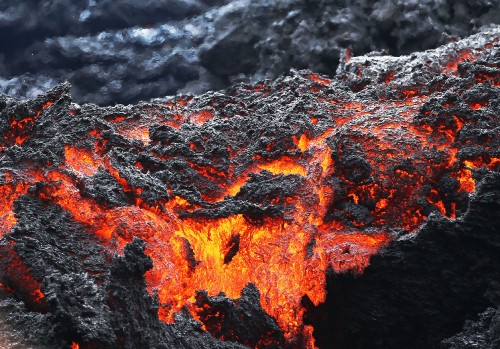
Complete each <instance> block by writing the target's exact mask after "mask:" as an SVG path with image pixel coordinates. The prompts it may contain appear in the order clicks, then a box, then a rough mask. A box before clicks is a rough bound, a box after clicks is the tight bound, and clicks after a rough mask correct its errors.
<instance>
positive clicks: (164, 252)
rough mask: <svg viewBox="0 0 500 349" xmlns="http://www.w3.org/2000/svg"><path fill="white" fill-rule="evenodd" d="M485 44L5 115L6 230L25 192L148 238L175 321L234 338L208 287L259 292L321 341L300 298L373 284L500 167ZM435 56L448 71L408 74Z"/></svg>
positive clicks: (120, 238) (495, 74)
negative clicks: (359, 276)
mask: <svg viewBox="0 0 500 349" xmlns="http://www.w3.org/2000/svg"><path fill="white" fill-rule="evenodd" d="M478 37H479V38H480V40H479V39H478V40H476V41H474V39H471V40H469V41H466V42H465V43H463V44H460V43H455V44H451V45H448V46H445V47H444V48H441V49H439V50H437V51H436V52H435V53H429V57H427V56H422V57H417V58H415V59H414V60H415V61H411V60H409V61H407V62H403V63H393V65H394V66H393V67H391V70H389V71H388V70H382V69H380V71H379V73H380V76H378V78H375V77H374V76H373V74H375V73H377V67H376V64H374V67H371V68H369V69H367V68H366V65H363V64H358V63H357V61H356V58H351V59H350V60H349V62H346V63H345V67H344V68H343V69H344V70H343V73H342V74H339V76H338V77H336V78H335V79H328V78H326V77H322V76H320V75H317V74H313V73H310V72H301V73H295V74H293V75H292V76H288V77H283V78H281V79H278V80H277V81H275V82H263V83H261V84H259V85H256V86H244V85H241V86H237V87H234V88H231V89H229V90H227V91H225V92H224V93H223V94H221V93H209V94H206V95H202V96H199V97H176V98H173V99H170V100H166V101H163V102H162V103H149V104H146V103H145V104H140V105H138V106H130V107H120V106H117V107H114V108H98V107H96V106H86V107H83V108H80V107H76V106H75V105H71V104H70V103H69V101H68V99H69V97H68V96H67V95H66V94H65V93H66V92H65V91H63V92H62V93H60V94H59V95H57V94H56V93H55V92H53V93H52V94H48V95H47V98H52V99H51V100H48V101H44V102H43V103H39V105H38V110H33V111H30V110H28V111H26V110H21V109H19V110H16V109H15V108H11V109H5V110H4V111H3V112H2V113H3V117H7V120H8V123H9V124H8V125H7V126H6V127H4V128H3V129H2V135H3V138H2V143H1V151H2V156H5V157H6V158H8V159H10V160H9V161H7V160H5V161H6V162H5V164H3V165H2V167H1V175H0V193H1V194H2V195H1V200H2V201H1V203H2V205H1V207H0V218H1V225H0V228H1V232H2V234H4V235H5V236H8V234H9V232H10V231H11V229H12V228H13V227H14V226H15V225H16V222H17V220H16V215H15V212H14V209H13V205H14V202H15V201H16V200H17V199H18V198H19V197H21V196H22V195H30V196H34V197H36V198H39V199H41V200H43V201H44V202H46V203H52V204H56V205H58V206H59V207H61V208H62V209H63V210H65V211H67V212H69V213H70V214H71V215H72V217H73V219H74V220H75V221H77V222H80V223H81V224H82V225H83V226H85V227H86V228H87V229H88V230H89V231H90V232H93V233H94V234H95V236H96V238H97V239H98V240H99V241H100V243H101V244H102V245H103V246H105V247H106V248H107V249H108V250H109V251H110V252H113V253H116V254H122V251H123V248H124V246H125V245H126V244H127V243H130V242H132V241H133V238H134V237H139V238H141V239H143V240H144V241H145V242H146V246H147V249H146V252H147V254H148V255H149V256H150V257H151V258H152V259H153V268H152V269H151V270H150V271H148V272H147V273H146V280H147V284H148V289H149V291H150V293H151V294H157V295H158V299H159V303H160V308H159V312H158V315H159V317H160V318H161V319H162V320H163V321H165V322H167V323H172V322H173V321H174V314H176V313H179V312H181V311H182V309H183V307H185V306H187V308H188V309H189V312H190V313H191V315H192V316H193V317H194V318H195V319H198V320H199V321H201V322H202V323H203V324H204V328H205V329H206V330H208V331H211V332H212V334H213V335H214V336H218V337H220V338H222V339H225V338H228V336H227V335H226V336H225V335H223V334H222V335H221V334H220V326H219V327H218V326H217V324H218V322H217V321H218V318H217V316H218V315H217V314H218V313H217V312H216V313H215V314H212V313H211V312H210V311H209V310H207V309H205V308H203V305H202V302H201V303H200V301H199V299H198V301H197V299H196V297H197V295H198V298H199V297H200V296H199V295H200V294H199V293H198V292H199V291H204V292H206V295H208V296H216V295H219V294H220V293H223V294H224V296H225V297H229V298H232V299H235V302H236V303H237V302H238V301H237V299H238V298H240V295H242V292H243V291H244V290H246V291H245V292H247V293H248V292H250V291H248V290H249V289H248V288H246V287H247V286H248V284H253V285H255V286H256V288H257V290H258V294H259V296H260V303H261V306H262V308H263V310H265V312H267V314H269V315H270V316H271V317H272V318H274V319H275V321H276V323H277V325H278V326H279V328H280V329H281V331H283V333H284V340H285V343H286V344H283V343H280V344H281V345H285V346H288V347H302V348H314V347H315V346H314V339H313V331H314V329H313V328H312V327H311V326H308V325H305V324H304V322H303V315H304V312H305V309H304V307H303V305H302V302H303V299H304V298H305V297H307V298H308V299H309V300H310V301H311V302H312V304H314V305H318V304H319V303H321V302H324V301H325V298H326V291H325V283H326V282H325V275H326V272H327V270H330V269H331V270H333V271H334V272H336V273H342V272H348V271H351V272H355V273H362V271H363V269H364V268H365V267H366V266H367V265H368V264H369V259H370V256H371V255H373V254H374V253H376V252H377V251H378V250H379V249H380V248H382V247H383V246H385V245H386V244H388V243H389V242H390V241H391V239H392V238H393V237H394V236H399V235H401V234H405V233H410V232H414V231H416V230H417V229H418V228H419V226H420V225H421V224H422V223H423V222H424V221H425V219H426V218H427V217H428V216H429V215H430V214H432V213H433V212H434V213H438V214H442V215H444V216H447V217H448V218H450V219H454V218H456V217H459V216H460V215H461V214H463V213H464V212H465V211H466V210H467V205H468V200H469V194H470V193H473V192H474V190H475V185H476V177H475V176H476V173H478V172H480V171H498V170H499V166H500V153H499V150H498V149H499V147H498V142H499V139H498V138H499V136H498V134H495V133H494V132H488V131H484V130H485V125H489V127H490V129H491V126H492V125H496V127H498V126H499V125H498V123H499V120H498V117H497V116H496V115H495V109H494V108H498V97H494V96H495V95H496V96H498V88H499V81H500V74H499V68H500V67H499V66H498V63H497V64H490V63H488V64H487V63H484V62H485V60H487V57H491V55H492V54H493V53H496V54H497V55H498V40H494V37H495V35H494V34H491V35H484V37H480V36H478ZM461 45H462V46H463V45H469V46H468V47H467V49H462V48H461V47H462V46H461ZM492 52H493V53H492ZM488 54H490V56H488ZM433 55H434V56H433ZM436 57H439V59H437V58H436ZM426 59H427V60H434V63H435V64H434V65H432V64H429V65H428V66H426V67H424V68H422V69H423V72H422V73H421V75H418V74H417V75H416V76H414V77H413V80H412V79H410V78H409V77H404V76H403V72H405V71H406V70H405V69H406V67H408V66H414V65H416V64H417V63H420V62H426ZM398 64H399V65H398ZM436 66H437V68H436ZM370 69H371V70H370ZM402 76H403V77H402ZM376 81H380V84H379V83H377V82H376ZM471 91H472V92H471ZM50 96H52V97H50ZM16 113H24V114H25V115H24V114H23V115H21V116H19V115H16ZM30 115H31V116H30ZM4 256H5V254H3V257H2V258H4ZM30 280H31V279H30ZM7 281H9V280H7ZM1 282H2V284H4V285H5V280H2V281H1ZM9 282H10V284H11V285H6V286H7V287H10V289H13V290H14V291H16V289H15V288H14V287H13V284H16V283H17V282H18V281H15V280H14V281H12V280H10V281H9ZM36 282H39V281H36V280H34V281H33V282H31V281H30V285H31V284H33V287H29V288H27V289H26V290H27V291H26V292H25V293H30V292H36V287H35V286H36V285H37V284H36ZM252 292H253V291H252ZM252 292H250V293H251V294H252V295H255V294H257V293H255V292H253V293H252ZM25 297H26V296H25ZM40 297H42V296H41V295H40ZM242 297H243V296H242ZM207 314H208V315H207ZM221 321H222V318H221ZM208 322H210V323H208ZM265 338H266V339H265V340H264V339H262V340H260V341H253V342H251V343H254V345H256V346H257V347H262V348H264V347H266V346H267V345H271V344H272V343H269V341H270V340H272V339H269V338H274V337H272V336H269V337H265ZM231 340H236V341H237V340H238V337H237V336H236V335H235V336H234V337H231ZM242 342H244V343H243V344H247V343H250V342H245V341H242ZM255 343H257V344H255ZM72 347H75V348H78V347H79V346H78V344H76V342H73V346H72Z"/></svg>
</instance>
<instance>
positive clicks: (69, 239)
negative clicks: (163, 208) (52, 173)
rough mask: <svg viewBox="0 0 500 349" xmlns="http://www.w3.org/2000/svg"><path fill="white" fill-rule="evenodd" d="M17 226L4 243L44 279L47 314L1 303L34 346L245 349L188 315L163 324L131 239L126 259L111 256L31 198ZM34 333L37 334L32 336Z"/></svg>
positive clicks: (147, 264) (61, 214) (144, 262)
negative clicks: (11, 243)
mask: <svg viewBox="0 0 500 349" xmlns="http://www.w3.org/2000/svg"><path fill="white" fill-rule="evenodd" d="M16 205H17V206H18V210H17V211H16V212H17V213H16V214H17V217H18V219H19V220H18V224H17V225H16V229H15V231H13V232H12V234H10V235H9V236H8V237H7V238H8V239H12V240H14V241H15V242H16V243H15V250H16V252H17V253H18V254H19V256H21V257H22V258H23V261H24V262H25V263H26V265H27V266H28V268H29V271H30V272H31V273H32V274H33V276H34V277H35V278H36V279H37V280H42V281H41V291H42V292H43V294H44V295H45V297H44V300H43V302H44V303H45V302H46V305H45V306H44V308H43V310H44V311H42V313H39V312H33V309H36V308H33V307H32V309H31V311H30V310H29V309H26V308H24V306H23V305H22V303H16V302H15V301H14V300H12V299H10V300H5V301H3V302H2V303H1V306H2V310H3V311H4V312H5V314H4V315H5V317H6V318H7V319H8V321H10V322H11V323H13V324H15V325H17V326H22V327H24V328H26V329H28V328H29V329H30V340H31V341H32V342H33V343H36V344H37V345H42V344H46V345H48V346H49V347H58V348H69V347H70V346H71V343H72V342H78V343H81V344H80V347H81V348H137V347H140V348H186V349H187V348H207V349H208V348H239V347H241V348H243V347H242V346H239V345H237V344H235V343H224V342H220V341H218V340H216V339H214V338H213V337H211V336H210V335H208V334H207V333H206V332H204V331H202V330H201V326H200V324H199V323H198V322H196V321H194V320H193V319H192V318H191V317H190V315H189V314H187V313H184V314H178V315H177V316H176V323H175V325H166V324H164V323H163V322H161V321H160V320H159V319H158V302H157V300H155V299H154V298H152V297H151V296H150V295H149V294H148V292H147V291H146V283H145V278H144V273H145V272H146V271H147V270H149V269H151V267H152V261H151V258H150V257H148V256H146V255H145V254H144V249H145V244H144V241H142V240H139V239H134V240H133V241H132V242H131V243H130V244H128V245H126V246H125V248H124V251H123V256H114V257H113V256H111V254H110V253H109V252H108V251H107V250H105V249H104V247H103V246H102V245H101V244H100V243H99V242H98V241H97V240H95V239H93V238H92V235H90V234H88V232H87V231H86V228H85V227H84V226H82V225H81V224H79V223H75V222H74V219H73V217H71V216H70V215H69V214H68V213H67V212H65V211H63V210H61V208H60V207H58V206H54V205H51V204H48V203H47V202H43V201H40V200H39V199H36V198H34V197H33V196H30V195H26V196H23V197H21V198H20V199H19V200H17V201H16ZM32 329H35V330H34V331H31V330H32Z"/></svg>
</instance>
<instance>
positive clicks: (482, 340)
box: [306, 174, 500, 349]
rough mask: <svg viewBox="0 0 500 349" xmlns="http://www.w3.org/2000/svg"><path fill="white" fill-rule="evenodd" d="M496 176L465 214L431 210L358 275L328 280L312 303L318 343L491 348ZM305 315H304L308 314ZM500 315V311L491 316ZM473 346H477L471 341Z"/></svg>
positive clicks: (499, 224) (498, 244) (498, 224)
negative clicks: (320, 300) (323, 294)
mask: <svg viewBox="0 0 500 349" xmlns="http://www.w3.org/2000/svg"><path fill="white" fill-rule="evenodd" d="M499 210H500V176H499V175H498V174H495V175H486V176H485V178H483V179H482V181H481V182H480V183H479V185H478V188H477V192H476V193H475V194H474V197H473V199H472V201H471V203H470V209H469V210H468V211H467V213H466V214H465V215H464V216H463V218H461V219H458V220H456V221H450V220H448V219H446V218H444V217H442V216H438V215H432V216H430V217H429V219H428V220H427V221H426V223H425V225H424V226H423V227H422V228H421V229H420V230H419V231H418V232H416V233H415V234H416V235H415V236H414V237H408V236H404V237H401V238H399V239H396V240H395V241H394V242H393V243H392V244H391V245H390V246H389V247H387V248H386V249H384V250H382V251H381V252H380V254H378V255H376V256H374V257H373V258H372V259H371V261H370V266H369V267H367V268H366V269H365V271H364V273H363V275H361V276H355V275H336V274H333V273H331V274H330V276H329V278H328V293H329V294H331V297H329V298H328V300H327V302H326V303H325V304H322V305H320V309H314V310H313V309H310V311H309V312H308V314H310V316H311V317H312V318H314V319H313V320H312V322H313V325H314V328H315V330H316V331H315V335H316V336H315V338H316V339H317V344H318V346H319V347H320V348H415V349H416V348H442V347H445V348H473V347H478V348H494V347H495V346H496V345H497V344H498V341H499V340H500V338H499V336H498V335H499V332H498V323H497V322H498V320H497V319H496V318H495V316H497V315H495V314H496V312H495V311H494V310H493V309H489V310H488V311H487V312H486V313H484V314H481V315H480V319H479V320H478V323H468V325H467V326H466V328H465V330H464V332H462V333H460V334H458V335H457V336H455V337H453V338H451V339H448V340H446V341H445V343H446V344H447V345H442V344H441V341H442V340H443V339H444V338H447V337H449V336H451V335H453V334H454V333H456V332H458V331H460V329H461V328H462V326H463V323H464V319H475V318H477V316H478V314H479V313H480V312H482V311H483V310H484V309H486V308H487V307H490V306H496V307H498V304H499V301H500V285H499V276H500V274H499V270H500V262H499V260H498V258H497V256H498V251H499V248H500V237H499V235H498V231H499V228H500V219H499V217H498V212H499ZM306 316H308V315H306ZM497 317H498V316H497ZM475 345H476V346H475Z"/></svg>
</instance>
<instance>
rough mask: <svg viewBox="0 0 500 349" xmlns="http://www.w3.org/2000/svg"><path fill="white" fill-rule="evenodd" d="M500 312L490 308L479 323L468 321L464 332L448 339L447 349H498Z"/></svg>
mask: <svg viewBox="0 0 500 349" xmlns="http://www.w3.org/2000/svg"><path fill="white" fill-rule="evenodd" d="M499 332H500V311H499V309H498V308H497V309H493V308H488V309H487V310H486V311H485V312H484V313H481V314H480V315H479V319H478V320H477V321H467V322H466V323H465V326H464V330H463V331H462V332H460V333H458V334H456V335H455V336H453V337H451V338H448V339H446V340H445V341H444V342H443V344H444V347H445V348H450V349H466V348H474V347H475V348H485V349H490V348H498V346H499V345H500V334H499Z"/></svg>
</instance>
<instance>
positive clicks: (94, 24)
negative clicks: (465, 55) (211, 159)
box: [0, 0, 500, 105]
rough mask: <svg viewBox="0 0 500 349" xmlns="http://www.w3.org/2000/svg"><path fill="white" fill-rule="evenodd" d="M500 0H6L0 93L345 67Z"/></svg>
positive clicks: (147, 85)
mask: <svg viewBox="0 0 500 349" xmlns="http://www.w3.org/2000/svg"><path fill="white" fill-rule="evenodd" d="M499 8H500V3H499V2H498V0H493V1H492V0H475V1H452V0H447V1H436V0H425V1H406V0H398V1H395V0H393V1H359V0H358V1H339V0H321V1H309V0H287V1H269V0H259V1H250V0H238V1H228V0H169V1H166V0H163V1H141V2H140V3H137V2H135V1H129V0H120V1H83V0H79V1H72V2H71V4H68V3H67V2H66V1H61V0H59V1H34V0H32V1H24V2H22V3H20V2H18V1H13V0H9V1H3V2H2V4H1V5H0V33H1V35H0V62H2V64H1V68H0V76H1V78H0V91H1V92H4V93H8V94H10V95H17V96H19V97H31V98H33V97H34V96H36V95H37V94H38V93H40V92H42V91H46V90H47V89H49V88H50V87H53V86H54V85H56V84H57V83H61V82H64V81H67V80H69V81H70V82H71V83H72V85H73V97H74V98H75V100H76V101H77V102H79V103H83V102H90V103H97V104H101V105H102V104H113V103H132V102H137V101H140V100H147V99H149V98H153V97H161V96H165V95H167V94H175V93H176V92H179V91H181V92H185V93H200V92H203V91H207V90H214V89H220V88H223V87H226V86H228V85H229V84H230V83H231V82H235V81H241V80H244V81H247V82H248V81H255V80H260V79H263V78H276V77H277V76H278V75H279V74H282V73H286V72H288V71H289V70H290V68H296V69H304V68H309V69H311V70H312V71H314V72H317V73H324V74H328V75H330V76H332V75H334V73H335V69H336V67H337V63H338V58H339V55H340V53H341V52H342V50H344V49H346V48H349V47H351V48H352V50H353V52H354V53H355V54H357V55H360V54H365V53H368V52H370V51H384V50H385V51H388V52H389V53H390V54H393V55H401V54H408V53H411V52H415V51H420V50H424V49H429V48H435V47H437V46H438V45H439V44H442V43H444V42H445V41H446V40H455V39H456V37H463V36H466V35H469V34H471V33H472V32H474V31H475V30H476V29H477V28H479V27H481V26H483V25H486V24H490V23H498V18H500V12H499V11H500V10H499Z"/></svg>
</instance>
